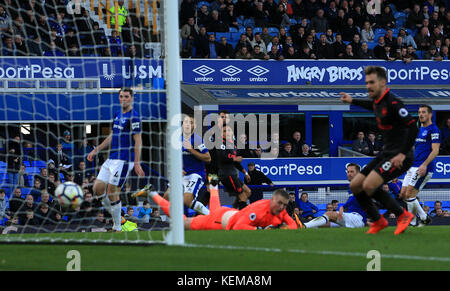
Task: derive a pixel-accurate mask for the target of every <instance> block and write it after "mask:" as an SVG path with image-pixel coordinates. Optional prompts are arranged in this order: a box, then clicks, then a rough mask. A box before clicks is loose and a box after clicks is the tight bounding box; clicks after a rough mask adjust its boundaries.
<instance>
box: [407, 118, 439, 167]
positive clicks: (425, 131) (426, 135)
mask: <svg viewBox="0 0 450 291" xmlns="http://www.w3.org/2000/svg"><path fill="white" fill-rule="evenodd" d="M440 142H441V132H440V131H439V128H438V127H437V126H436V125H435V124H430V125H428V126H427V127H423V126H422V127H420V128H419V133H418V134H417V137H416V143H415V144H414V146H415V150H414V163H413V165H412V166H413V167H420V165H422V163H423V162H424V161H425V160H426V159H427V158H428V156H429V155H430V153H431V150H432V147H431V144H433V143H440ZM433 170H434V161H432V162H431V163H430V164H429V165H428V168H427V172H433Z"/></svg>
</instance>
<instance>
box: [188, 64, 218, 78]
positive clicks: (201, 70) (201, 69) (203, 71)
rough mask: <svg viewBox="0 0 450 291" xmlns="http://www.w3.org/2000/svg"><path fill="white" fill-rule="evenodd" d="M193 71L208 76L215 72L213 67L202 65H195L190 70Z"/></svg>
mask: <svg viewBox="0 0 450 291" xmlns="http://www.w3.org/2000/svg"><path fill="white" fill-rule="evenodd" d="M192 71H193V72H194V73H197V74H199V75H200V76H203V77H205V76H208V75H209V74H212V73H214V72H215V70H214V69H213V68H210V67H208V66H205V65H202V66H200V67H197V68H195V69H193V70H192Z"/></svg>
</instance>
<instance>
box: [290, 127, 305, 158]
mask: <svg viewBox="0 0 450 291" xmlns="http://www.w3.org/2000/svg"><path fill="white" fill-rule="evenodd" d="M289 142H290V143H291V145H292V152H293V153H294V154H295V155H296V156H300V154H301V152H302V146H303V145H304V144H305V142H304V141H303V139H302V134H301V132H300V131H298V130H296V131H294V132H293V133H292V137H291V139H290V140H289Z"/></svg>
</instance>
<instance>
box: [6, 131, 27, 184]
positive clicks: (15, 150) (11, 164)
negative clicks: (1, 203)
mask: <svg viewBox="0 0 450 291" xmlns="http://www.w3.org/2000/svg"><path fill="white" fill-rule="evenodd" d="M6 151H7V152H6V172H7V174H8V184H9V188H10V191H11V192H12V191H13V189H14V188H15V187H16V186H17V185H18V182H19V171H20V167H21V165H22V160H23V153H22V145H21V141H20V136H19V135H15V136H14V137H13V139H11V140H10V141H8V142H7V147H6Z"/></svg>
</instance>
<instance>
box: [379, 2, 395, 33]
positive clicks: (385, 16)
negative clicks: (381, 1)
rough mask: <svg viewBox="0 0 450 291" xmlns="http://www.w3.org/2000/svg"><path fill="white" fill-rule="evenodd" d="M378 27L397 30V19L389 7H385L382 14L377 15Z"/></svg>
mask: <svg viewBox="0 0 450 291" xmlns="http://www.w3.org/2000/svg"><path fill="white" fill-rule="evenodd" d="M377 16H379V18H378V19H377V25H378V26H379V27H381V28H384V29H389V28H391V29H392V28H395V17H394V14H393V13H392V9H391V7H390V6H389V5H386V6H384V9H383V11H382V12H381V14H379V15H377Z"/></svg>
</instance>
